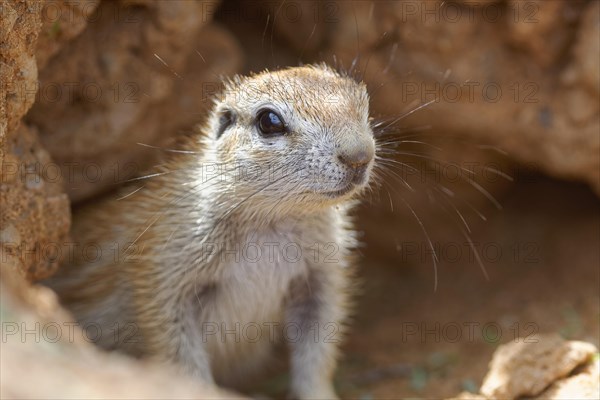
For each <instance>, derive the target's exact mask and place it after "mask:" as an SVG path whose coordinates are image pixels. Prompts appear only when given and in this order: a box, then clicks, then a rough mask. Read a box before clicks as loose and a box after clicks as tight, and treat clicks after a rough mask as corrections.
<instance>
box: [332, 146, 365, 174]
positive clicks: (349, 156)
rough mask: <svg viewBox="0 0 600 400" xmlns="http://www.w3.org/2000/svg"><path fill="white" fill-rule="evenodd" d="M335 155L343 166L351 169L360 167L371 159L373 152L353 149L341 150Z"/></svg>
mask: <svg viewBox="0 0 600 400" xmlns="http://www.w3.org/2000/svg"><path fill="white" fill-rule="evenodd" d="M337 157H338V160H340V162H341V163H342V164H344V165H345V166H347V167H349V168H352V169H360V168H362V167H364V166H366V165H367V164H368V163H369V162H370V161H371V159H372V158H373V154H371V153H369V152H368V151H367V150H364V149H360V150H355V151H342V152H340V153H339V154H338V156H337Z"/></svg>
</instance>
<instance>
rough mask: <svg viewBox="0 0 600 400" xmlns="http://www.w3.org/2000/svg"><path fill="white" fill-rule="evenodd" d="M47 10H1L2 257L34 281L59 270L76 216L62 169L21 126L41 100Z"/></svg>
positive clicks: (6, 6) (9, 5) (28, 5)
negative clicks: (39, 47) (39, 50)
mask: <svg viewBox="0 0 600 400" xmlns="http://www.w3.org/2000/svg"><path fill="white" fill-rule="evenodd" d="M41 5H43V3H41V2H37V1H31V2H27V1H8V2H3V3H2V5H1V6H0V7H2V18H1V19H0V21H1V22H0V36H1V37H2V38H3V43H2V46H1V48H2V51H1V52H0V54H1V55H0V78H1V79H0V80H1V81H2V89H3V90H2V98H1V99H0V101H1V103H0V110H1V111H2V113H1V115H2V119H0V164H1V167H2V173H1V180H0V204H1V205H2V207H1V208H0V246H1V247H0V256H1V257H2V263H3V264H5V265H7V266H9V267H10V268H12V269H13V270H15V271H19V272H20V273H21V274H23V275H25V276H26V277H27V278H28V279H30V280H35V279H42V278H45V277H48V276H50V275H51V274H52V273H54V271H56V269H57V268H58V265H59V262H60V260H61V257H62V255H63V251H64V250H65V248H64V243H65V242H67V241H68V231H69V227H70V217H71V212H70V207H69V201H68V198H67V196H66V195H65V194H64V190H63V184H62V178H61V174H60V170H59V169H57V168H56V167H57V165H55V164H53V163H52V159H51V157H50V155H49V154H48V152H47V151H46V150H45V149H44V148H43V146H42V145H41V144H40V141H39V137H38V134H37V131H36V129H35V128H34V127H31V126H27V125H26V124H24V123H22V122H21V117H22V116H23V115H24V114H25V113H26V112H27V110H28V109H29V108H30V107H31V105H32V104H33V102H34V100H35V87H36V80H37V66H36V59H35V48H36V41H37V39H38V33H39V31H40V29H41V26H42V18H41V10H42V7H41ZM5 116H6V118H5Z"/></svg>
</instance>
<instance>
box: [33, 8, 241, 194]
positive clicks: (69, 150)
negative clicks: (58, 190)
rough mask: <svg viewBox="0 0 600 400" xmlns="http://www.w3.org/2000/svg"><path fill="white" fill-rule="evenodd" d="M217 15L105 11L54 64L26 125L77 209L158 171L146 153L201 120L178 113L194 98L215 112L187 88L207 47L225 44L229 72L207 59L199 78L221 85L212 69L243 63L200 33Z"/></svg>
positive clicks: (220, 36)
mask: <svg viewBox="0 0 600 400" xmlns="http://www.w3.org/2000/svg"><path fill="white" fill-rule="evenodd" d="M214 7H215V2H214V1H157V2H144V1H121V2H111V1H107V2H101V3H100V6H99V7H98V8H97V9H96V10H95V12H94V14H93V15H92V16H91V17H89V18H88V24H87V26H86V28H85V29H84V30H83V32H82V33H81V34H80V35H79V36H77V37H75V38H74V39H72V40H71V42H70V43H69V44H68V46H64V47H62V48H61V49H60V50H59V52H58V53H56V55H55V56H54V57H52V59H50V60H49V61H48V63H47V65H46V67H45V68H44V69H43V70H42V71H41V73H40V92H39V95H38V96H37V101H36V103H35V105H34V107H33V108H32V110H31V111H30V113H29V114H28V115H27V121H28V123H30V124H31V125H35V126H36V127H38V129H39V131H40V137H41V140H42V142H43V143H44V145H45V146H46V147H47V149H48V151H49V152H50V153H51V154H52V156H53V158H54V159H55V160H56V161H57V163H59V164H60V165H61V167H62V170H63V175H64V176H65V180H66V190H67V193H68V194H69V196H70V198H71V199H72V200H73V201H80V200H83V199H86V198H89V197H90V196H92V195H94V194H98V193H101V192H103V191H107V190H111V189H114V188H116V187H117V184H118V183H121V182H123V181H125V180H126V179H128V178H130V177H132V176H134V175H136V174H141V172H142V171H144V170H145V169H147V168H148V167H149V166H150V165H152V162H153V157H152V155H153V154H156V152H154V153H153V152H152V151H149V150H148V148H146V147H143V146H140V145H138V143H144V144H149V145H157V146H164V145H165V144H166V143H168V142H169V141H170V139H172V138H173V137H174V136H175V135H176V134H177V133H178V130H179V129H181V128H182V124H183V122H188V121H190V120H191V119H193V118H195V120H196V121H197V120H200V117H201V115H202V114H201V112H202V110H201V109H192V108H191V107H193V106H196V105H198V102H196V101H192V102H188V103H186V104H188V105H189V106H186V107H184V108H180V107H179V106H180V105H181V104H182V103H181V102H180V101H181V100H182V98H187V99H189V98H190V97H197V98H199V99H204V104H208V101H207V96H204V97H203V90H204V89H205V87H204V86H202V85H200V86H199V87H192V86H190V85H189V83H190V77H189V76H187V75H186V73H185V72H186V70H185V67H186V63H187V62H188V60H192V59H201V57H200V56H199V55H198V53H200V54H201V53H202V50H203V48H204V47H205V45H203V44H202V43H207V44H206V46H209V47H210V41H211V40H216V41H217V42H218V43H221V44H223V43H225V44H224V45H223V47H222V49H221V51H222V53H221V54H223V55H226V58H227V60H228V61H227V63H225V62H224V61H223V59H221V61H219V62H220V63H221V64H218V63H217V62H216V61H215V60H212V59H210V58H208V55H204V57H205V59H206V60H207V62H206V64H204V63H202V65H201V66H197V67H198V68H197V69H195V70H194V71H191V72H192V74H191V75H192V76H195V77H199V76H201V77H202V79H203V80H210V81H213V82H214V81H215V80H216V79H217V77H214V75H215V73H214V72H213V70H212V67H215V66H218V67H219V68H220V69H219V70H218V73H219V74H221V73H222V74H225V75H227V74H230V73H232V72H234V69H235V63H236V60H239V57H236V56H235V54H236V51H237V49H236V48H235V45H233V44H232V43H231V42H232V40H231V39H229V36H227V34H226V33H225V32H224V31H223V30H220V31H218V33H216V32H217V30H212V31H210V33H207V34H206V36H203V33H202V32H201V27H202V26H203V25H205V24H206V23H207V22H208V21H210V18H211V16H212V14H211V10H212V9H213V8H214ZM232 53H233V54H232ZM211 54H214V53H211ZM237 54H239V52H238V53H237ZM221 57H223V56H221ZM194 79H195V78H194ZM186 85H188V86H186ZM181 86H185V87H186V91H187V93H189V94H188V95H187V96H182V95H181V94H180V93H179V92H178V90H179V88H180V87H181ZM56 121H60V123H59V124H57V123H56ZM189 125H190V126H189V127H187V126H186V128H191V125H192V124H191V123H190V124H189Z"/></svg>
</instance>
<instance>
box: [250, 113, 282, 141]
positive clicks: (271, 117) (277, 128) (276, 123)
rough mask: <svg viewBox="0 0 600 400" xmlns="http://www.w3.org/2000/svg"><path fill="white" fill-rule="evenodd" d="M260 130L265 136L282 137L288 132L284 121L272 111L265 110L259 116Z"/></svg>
mask: <svg viewBox="0 0 600 400" xmlns="http://www.w3.org/2000/svg"><path fill="white" fill-rule="evenodd" d="M257 121H258V129H260V132H261V133H262V134H263V135H278V134H279V135H281V134H284V133H285V132H286V128H285V124H284V123H283V119H282V118H281V117H280V116H279V114H277V113H276V112H275V111H272V110H264V111H261V112H260V113H259V114H258V117H257Z"/></svg>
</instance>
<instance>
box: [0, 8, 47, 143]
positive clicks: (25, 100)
mask: <svg viewBox="0 0 600 400" xmlns="http://www.w3.org/2000/svg"><path fill="white" fill-rule="evenodd" d="M40 4H41V3H40V2H39V1H37V0H12V1H3V2H2V3H1V4H0V14H1V15H2V18H1V19H0V37H1V38H2V42H1V43H0V50H1V51H0V85H2V86H1V88H2V98H1V99H0V101H1V102H2V103H3V104H2V108H3V111H4V112H3V113H2V114H1V117H2V118H1V119H0V121H1V123H2V126H5V128H4V129H5V131H4V132H0V140H4V138H5V137H6V134H7V132H14V131H15V130H16V128H17V126H18V125H19V121H20V120H21V117H22V116H23V115H25V113H26V112H27V111H28V110H29V108H30V107H31V105H32V104H33V102H34V100H35V91H36V87H37V78H38V76H37V65H36V61H35V48H36V41H37V38H38V34H39V31H40V28H41V26H42V18H41V9H40ZM5 118H6V120H5ZM2 147H3V145H2V143H0V148H2Z"/></svg>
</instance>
